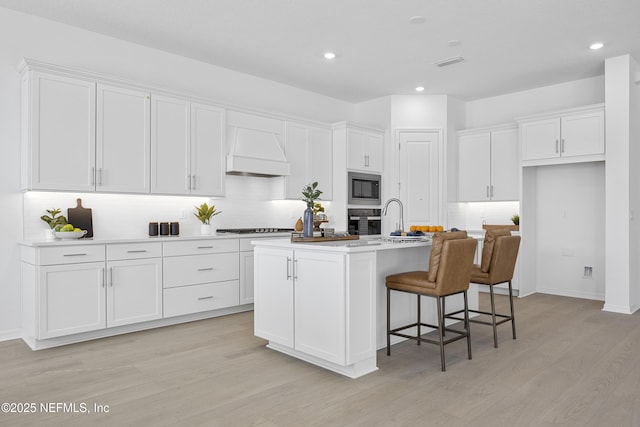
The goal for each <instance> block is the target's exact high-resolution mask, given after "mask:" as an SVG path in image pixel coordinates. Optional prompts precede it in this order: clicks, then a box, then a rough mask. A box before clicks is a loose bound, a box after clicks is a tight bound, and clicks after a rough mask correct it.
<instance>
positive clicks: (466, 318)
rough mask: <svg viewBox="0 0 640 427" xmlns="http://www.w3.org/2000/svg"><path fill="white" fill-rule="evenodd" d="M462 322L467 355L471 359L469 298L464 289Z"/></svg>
mask: <svg viewBox="0 0 640 427" xmlns="http://www.w3.org/2000/svg"><path fill="white" fill-rule="evenodd" d="M464 324H465V330H466V332H467V355H468V356H469V360H471V326H470V325H471V324H470V322H469V300H468V299H467V291H464Z"/></svg>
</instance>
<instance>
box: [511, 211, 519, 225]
mask: <svg viewBox="0 0 640 427" xmlns="http://www.w3.org/2000/svg"><path fill="white" fill-rule="evenodd" d="M511 222H513V223H514V224H515V225H520V215H518V214H513V216H512V217H511Z"/></svg>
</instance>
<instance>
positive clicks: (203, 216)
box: [194, 203, 222, 224]
mask: <svg viewBox="0 0 640 427" xmlns="http://www.w3.org/2000/svg"><path fill="white" fill-rule="evenodd" d="M195 208H196V213H194V215H195V217H196V218H198V219H199V220H200V222H202V223H203V224H209V223H210V221H211V217H213V216H216V215H218V214H220V213H222V211H216V206H215V205H211V206H209V205H207V204H206V203H203V204H201V205H200V206H195Z"/></svg>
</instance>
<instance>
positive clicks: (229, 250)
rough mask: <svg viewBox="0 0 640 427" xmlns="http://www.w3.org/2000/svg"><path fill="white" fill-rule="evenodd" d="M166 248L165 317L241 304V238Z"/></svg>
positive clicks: (164, 273)
mask: <svg viewBox="0 0 640 427" xmlns="http://www.w3.org/2000/svg"><path fill="white" fill-rule="evenodd" d="M163 245H164V249H163V253H164V257H163V288H164V291H163V304H164V317H165V318H166V317H172V316H178V315H185V314H192V313H198V312H203V311H209V310H215V309H219V308H225V307H231V306H236V305H239V302H240V296H239V295H240V281H239V277H240V261H239V255H238V254H239V239H227V240H196V241H186V242H165V243H164V244H163Z"/></svg>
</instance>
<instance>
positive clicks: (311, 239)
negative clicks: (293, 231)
mask: <svg viewBox="0 0 640 427" xmlns="http://www.w3.org/2000/svg"><path fill="white" fill-rule="evenodd" d="M359 238H360V236H331V237H298V236H291V242H297V243H315V242H335V241H337V240H358V239H359Z"/></svg>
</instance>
